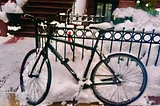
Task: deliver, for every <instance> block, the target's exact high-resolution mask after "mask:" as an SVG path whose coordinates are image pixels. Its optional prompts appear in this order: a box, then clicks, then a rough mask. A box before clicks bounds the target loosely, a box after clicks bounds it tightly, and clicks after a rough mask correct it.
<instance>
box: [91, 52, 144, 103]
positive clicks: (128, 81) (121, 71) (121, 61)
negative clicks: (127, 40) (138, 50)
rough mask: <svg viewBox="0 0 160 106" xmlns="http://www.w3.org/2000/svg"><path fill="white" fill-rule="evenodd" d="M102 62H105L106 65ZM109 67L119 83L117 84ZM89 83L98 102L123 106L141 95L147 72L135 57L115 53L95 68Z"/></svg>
mask: <svg viewBox="0 0 160 106" xmlns="http://www.w3.org/2000/svg"><path fill="white" fill-rule="evenodd" d="M104 62H107V65H105V64H104ZM109 67H110V68H112V70H113V71H114V72H115V75H116V77H117V78H118V79H119V80H120V81H121V83H117V80H116V78H115V77H114V75H113V74H112V73H111V72H110V68H109ZM91 81H92V83H93V84H92V89H93V92H94V94H95V95H96V97H97V98H98V99H99V100H101V101H102V102H103V103H105V104H110V105H117V106H124V105H127V104H130V103H132V102H134V101H135V100H136V99H138V98H139V97H140V96H141V95H142V93H143V92H144V90H145V88H146V84H147V72H146V69H145V67H144V65H143V64H142V62H141V61H140V60H139V59H137V58H136V57H134V56H132V55H130V54H125V53H117V54H112V55H110V56H108V59H106V61H100V62H99V63H98V64H97V65H96V66H95V68H94V70H93V72H92V74H91Z"/></svg>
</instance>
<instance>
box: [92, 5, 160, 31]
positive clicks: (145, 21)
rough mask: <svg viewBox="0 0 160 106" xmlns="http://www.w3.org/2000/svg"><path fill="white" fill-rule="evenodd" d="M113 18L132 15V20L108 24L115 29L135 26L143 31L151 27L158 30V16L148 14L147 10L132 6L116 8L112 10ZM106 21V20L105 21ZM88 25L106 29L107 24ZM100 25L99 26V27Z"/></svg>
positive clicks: (129, 28)
mask: <svg viewBox="0 0 160 106" xmlns="http://www.w3.org/2000/svg"><path fill="white" fill-rule="evenodd" d="M113 16H114V20H115V19H116V18H125V17H133V22H131V21H130V20H126V21H125V22H124V23H120V24H117V25H113V24H110V23H111V22H110V23H108V24H110V25H112V26H110V27H115V30H122V29H123V28H124V27H125V29H126V30H132V29H133V28H135V30H137V31H142V30H143V29H145V31H152V30H153V29H155V30H156V32H160V16H152V15H150V14H148V13H147V12H145V11H143V10H141V9H135V8H132V7H128V8H117V9H116V10H115V11H114V12H113ZM105 23H106V22H105ZM90 26H92V27H93V26H95V27H98V28H102V27H103V29H107V28H108V25H105V24H103V23H102V24H101V26H100V25H99V24H98V25H97V24H92V25H90ZM99 26H100V27H99Z"/></svg>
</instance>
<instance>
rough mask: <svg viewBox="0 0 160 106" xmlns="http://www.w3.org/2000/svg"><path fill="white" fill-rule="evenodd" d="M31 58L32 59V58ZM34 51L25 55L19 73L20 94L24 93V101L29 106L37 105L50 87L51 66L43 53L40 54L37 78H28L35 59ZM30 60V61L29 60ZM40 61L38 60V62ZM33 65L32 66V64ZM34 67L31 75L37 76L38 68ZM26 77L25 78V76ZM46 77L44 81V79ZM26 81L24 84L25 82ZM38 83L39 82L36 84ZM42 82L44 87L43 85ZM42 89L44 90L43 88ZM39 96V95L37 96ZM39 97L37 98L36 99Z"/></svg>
mask: <svg viewBox="0 0 160 106" xmlns="http://www.w3.org/2000/svg"><path fill="white" fill-rule="evenodd" d="M32 56H33V57H32ZM37 56H38V55H37V53H36V49H33V50H31V51H29V52H28V53H27V55H26V56H25V58H24V60H23V62H22V65H21V71H20V87H21V91H22V92H26V93H27V94H26V96H27V97H26V99H27V102H28V104H30V105H38V104H40V103H41V102H42V101H43V100H44V99H45V98H46V96H47V94H48V92H49V89H50V85H51V79H52V78H51V77H52V76H51V75H52V74H51V65H50V62H49V60H48V59H47V57H46V55H45V53H44V52H42V53H41V56H42V60H43V59H44V62H42V63H43V64H42V68H41V69H42V71H43V72H42V71H41V73H40V74H39V77H37V78H36V77H32V78H31V77H29V72H30V69H32V67H33V64H34V62H35V60H36V58H37ZM30 59H31V60H30ZM40 60H41V59H39V61H40ZM32 63H33V64H32ZM38 63H39V62H38ZM38 63H37V65H36V66H35V70H34V73H33V74H35V75H36V74H37V73H36V71H37V70H39V68H40V67H39V66H38ZM25 75H26V76H25ZM44 77H46V79H44ZM25 81H26V82H25ZM38 81H39V82H38ZM43 82H44V85H43ZM36 84H37V85H36ZM43 87H44V88H43ZM39 94H40V95H39ZM38 96H39V97H38Z"/></svg>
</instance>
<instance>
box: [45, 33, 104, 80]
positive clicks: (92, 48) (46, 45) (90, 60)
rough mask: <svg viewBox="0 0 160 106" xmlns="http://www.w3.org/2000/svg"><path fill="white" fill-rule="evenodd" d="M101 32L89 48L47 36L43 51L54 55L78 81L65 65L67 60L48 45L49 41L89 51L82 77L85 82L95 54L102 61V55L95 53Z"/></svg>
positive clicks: (101, 35)
mask: <svg viewBox="0 0 160 106" xmlns="http://www.w3.org/2000/svg"><path fill="white" fill-rule="evenodd" d="M103 33H104V32H103V31H99V36H98V39H97V40H96V43H95V45H94V46H93V47H90V46H86V45H82V44H79V43H73V42H70V41H66V40H62V39H58V38H55V37H54V36H51V35H49V36H48V38H47V42H46V44H45V47H44V49H45V50H48V48H49V49H50V50H51V51H52V52H53V53H54V54H55V55H56V57H57V58H58V59H59V60H60V62H61V64H63V65H64V66H65V67H66V68H67V69H68V71H69V72H70V73H71V74H72V75H73V77H74V78H75V79H76V80H77V81H79V80H80V79H79V78H78V77H77V75H76V73H75V72H74V71H73V69H72V68H71V67H70V66H69V65H68V64H67V62H68V61H69V60H68V59H67V58H66V59H64V58H63V57H62V56H61V55H60V54H59V53H58V51H57V50H56V49H55V48H54V47H53V46H52V45H51V43H50V40H54V41H58V42H62V43H65V44H69V45H74V46H76V47H80V48H84V49H87V50H91V56H90V59H89V61H88V63H87V66H86V68H85V72H84V75H83V81H86V80H87V75H88V72H89V69H90V66H91V64H92V60H93V58H94V55H95V53H97V54H98V56H99V57H100V59H101V60H102V59H103V56H102V53H99V52H98V51H97V45H98V43H99V40H100V38H101V37H103ZM47 53H48V52H47Z"/></svg>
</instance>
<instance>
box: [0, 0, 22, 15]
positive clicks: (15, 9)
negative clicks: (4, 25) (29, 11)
mask: <svg viewBox="0 0 160 106" xmlns="http://www.w3.org/2000/svg"><path fill="white" fill-rule="evenodd" d="M2 11H3V12H6V13H23V10H22V9H21V7H20V6H18V5H17V4H15V3H14V2H12V3H11V2H10V1H8V2H7V3H5V4H4V5H2Z"/></svg>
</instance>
